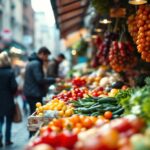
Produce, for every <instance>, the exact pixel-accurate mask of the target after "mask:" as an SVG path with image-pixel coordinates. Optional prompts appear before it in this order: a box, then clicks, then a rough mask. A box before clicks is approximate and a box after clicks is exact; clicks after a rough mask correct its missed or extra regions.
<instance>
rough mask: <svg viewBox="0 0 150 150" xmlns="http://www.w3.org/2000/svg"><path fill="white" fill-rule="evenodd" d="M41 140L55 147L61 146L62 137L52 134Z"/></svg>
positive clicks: (45, 135)
mask: <svg viewBox="0 0 150 150" xmlns="http://www.w3.org/2000/svg"><path fill="white" fill-rule="evenodd" d="M41 138H42V141H43V143H46V144H50V145H51V146H53V147H57V146H58V145H59V141H60V137H59V135H58V134H57V133H56V132H51V133H50V134H47V133H45V134H44V135H43V136H42V137H41Z"/></svg>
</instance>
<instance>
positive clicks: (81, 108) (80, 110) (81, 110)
mask: <svg viewBox="0 0 150 150" xmlns="http://www.w3.org/2000/svg"><path fill="white" fill-rule="evenodd" d="M100 108H102V106H101V105H97V106H93V107H90V108H84V107H79V108H76V109H75V110H78V111H79V112H83V113H89V112H95V111H96V110H97V109H100Z"/></svg>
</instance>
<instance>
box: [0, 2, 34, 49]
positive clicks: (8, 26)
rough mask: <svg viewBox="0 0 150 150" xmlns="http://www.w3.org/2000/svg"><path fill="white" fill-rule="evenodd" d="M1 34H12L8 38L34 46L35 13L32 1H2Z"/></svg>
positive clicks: (0, 5)
mask: <svg viewBox="0 0 150 150" xmlns="http://www.w3.org/2000/svg"><path fill="white" fill-rule="evenodd" d="M0 32H1V33H2V34H1V35H2V36H3V35H6V34H7V33H5V32H10V34H9V36H10V37H8V38H10V39H11V40H13V41H16V42H18V43H20V44H23V45H24V46H25V47H27V48H28V47H33V46H34V42H33V41H34V40H33V38H34V11H33V9H32V6H31V0H0Z"/></svg>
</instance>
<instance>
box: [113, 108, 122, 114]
mask: <svg viewBox="0 0 150 150" xmlns="http://www.w3.org/2000/svg"><path fill="white" fill-rule="evenodd" d="M123 112H124V108H120V109H118V110H116V111H114V112H113V115H121V114H122V113H123Z"/></svg>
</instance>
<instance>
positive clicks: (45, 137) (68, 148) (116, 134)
mask: <svg viewBox="0 0 150 150" xmlns="http://www.w3.org/2000/svg"><path fill="white" fill-rule="evenodd" d="M71 118H72V117H71ZM71 118H70V119H71ZM66 119H67V118H66ZM68 119H69V118H68ZM78 119H79V118H75V120H74V121H75V122H82V123H81V124H82V125H81V127H84V126H85V125H86V126H88V128H90V125H91V123H92V122H95V121H89V120H95V119H90V118H86V117H85V119H83V118H81V119H80V121H79V120H78ZM87 119H88V120H87ZM97 121H98V120H97ZM101 121H102V122H101ZM54 122H55V120H54ZM72 122H73V120H72ZM84 122H85V123H84ZM89 122H90V123H89ZM100 122H101V123H99V124H96V126H95V127H93V128H90V129H89V130H86V131H85V130H84V131H82V132H80V133H79V134H77V133H75V132H73V131H74V130H61V131H59V132H58V131H55V130H53V129H51V128H50V127H49V126H47V127H43V128H41V131H40V135H39V137H37V138H36V139H34V140H33V141H32V142H31V143H29V145H28V146H27V148H26V149H27V150H34V148H35V147H36V146H38V145H39V146H40V145H41V144H46V145H47V146H49V147H51V148H52V149H55V150H56V149H59V148H61V149H65V150H104V149H105V150H114V149H115V150H122V149H125V148H127V147H128V149H129V150H132V144H133V145H135V143H136V137H134V136H135V134H137V135H140V136H142V137H144V139H148V137H149V132H148V131H146V132H145V134H144V135H143V134H139V133H140V131H141V130H142V129H143V127H145V123H144V121H143V119H141V118H137V117H135V116H128V117H124V118H119V119H114V120H112V121H104V120H103V119H100ZM56 124H57V126H58V124H60V123H59V122H57V123H56ZM74 125H77V124H74ZM78 126H79V125H78ZM87 137H89V138H87ZM148 145H149V144H148ZM148 145H145V146H148ZM41 150H42V149H41Z"/></svg>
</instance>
